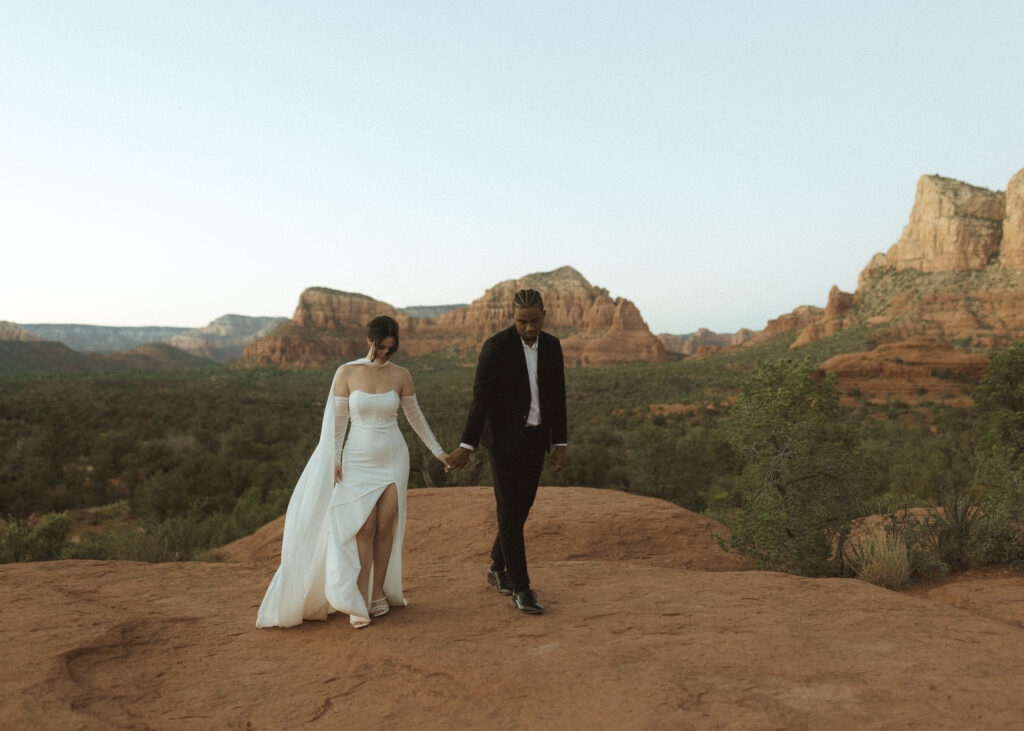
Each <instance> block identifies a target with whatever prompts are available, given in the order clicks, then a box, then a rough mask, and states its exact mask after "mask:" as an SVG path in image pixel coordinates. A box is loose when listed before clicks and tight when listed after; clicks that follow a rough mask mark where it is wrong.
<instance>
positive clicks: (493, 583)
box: [487, 574, 512, 596]
mask: <svg viewBox="0 0 1024 731" xmlns="http://www.w3.org/2000/svg"><path fill="white" fill-rule="evenodd" d="M487 583H488V584H490V585H491V586H497V587H498V593H499V594H501V595H503V596H512V590H511V589H502V588H501V586H500V585H499V584H498V580H497V579H495V578H494V577H493V576H491V575H490V574H487Z"/></svg>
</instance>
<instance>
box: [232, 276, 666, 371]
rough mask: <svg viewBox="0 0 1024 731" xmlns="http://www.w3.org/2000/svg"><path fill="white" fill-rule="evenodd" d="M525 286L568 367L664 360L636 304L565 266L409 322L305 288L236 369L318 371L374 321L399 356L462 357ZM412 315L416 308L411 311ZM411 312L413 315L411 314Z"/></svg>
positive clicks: (503, 320) (346, 296) (505, 321)
mask: <svg viewBox="0 0 1024 731" xmlns="http://www.w3.org/2000/svg"><path fill="white" fill-rule="evenodd" d="M526 287H532V288H534V289H537V290H539V291H540V292H541V293H542V294H543V296H544V306H545V309H546V310H547V313H548V315H547V319H546V321H545V329H547V330H549V331H551V332H553V333H555V334H556V335H558V336H559V337H560V338H561V339H562V349H563V351H564V353H565V359H566V364H567V365H569V366H599V365H608V364H612V363H621V362H627V361H648V362H660V361H665V360H668V357H669V356H668V353H667V352H666V350H665V346H664V345H662V343H661V342H660V341H659V340H658V339H657V338H656V337H654V335H653V334H652V333H651V331H650V329H649V328H648V327H647V324H646V323H645V322H644V320H643V318H642V317H641V316H640V312H639V310H637V308H636V305H634V304H633V303H632V302H630V301H629V300H627V299H623V298H621V297H620V298H616V299H612V298H611V297H610V296H609V294H608V290H606V289H603V288H601V287H596V286H593V285H591V284H590V283H589V282H588V281H587V280H586V279H585V278H584V277H583V275H581V274H580V273H579V272H578V271H576V270H575V269H573V268H572V267H568V266H565V267H561V268H559V269H555V270H554V271H550V272H539V273H536V274H529V275H527V276H525V277H521V278H519V279H510V280H506V281H504V282H500V283H498V284H496V285H494V286H493V287H491V288H490V289H488V290H487V291H486V292H484V294H483V295H482V296H481V297H480V298H479V299H476V300H474V301H473V302H472V303H470V304H469V305H468V306H451V307H447V308H445V311H444V312H442V313H441V314H438V315H437V316H436V317H431V316H410V315H409V314H408V313H406V312H403V311H402V310H399V309H398V308H396V307H394V306H393V305H391V304H388V303H387V302H382V301H379V300H375V299H373V298H372V297H368V296H367V295H364V294H359V293H354V292H339V291H337V290H332V289H326V288H323V287H312V288H310V289H307V290H305V291H304V292H303V293H302V294H301V296H300V297H299V303H298V306H297V307H296V309H295V314H293V315H292V319H291V320H290V321H289V322H286V323H283V324H282V325H279V326H278V327H277V328H276V329H275V330H274V331H273V332H271V333H270V334H269V335H268V336H266V337H264V338H261V339H259V340H257V341H256V342H254V343H253V344H252V345H250V346H248V347H247V348H246V349H245V354H244V356H243V358H242V360H241V361H240V362H239V365H243V366H249V367H273V368H310V367H325V366H328V365H332V364H336V363H338V362H341V361H343V360H346V359H350V358H354V357H358V356H361V355H363V354H364V353H365V351H366V337H365V334H364V329H363V328H364V326H365V323H366V322H368V321H369V320H370V319H372V318H373V317H375V316H376V315H390V316H391V317H394V318H395V319H396V320H397V321H398V323H399V326H400V327H401V329H402V339H401V346H400V347H401V350H402V351H404V352H405V354H406V355H409V356H419V355H427V354H429V353H437V352H442V351H443V352H448V353H451V354H456V355H459V356H460V357H464V358H468V357H472V355H473V354H474V353H475V352H476V349H477V348H479V346H480V343H481V342H482V341H483V340H484V339H485V338H486V337H488V336H489V335H491V334H493V333H495V332H497V331H498V330H501V329H503V328H506V327H509V326H510V324H511V322H512V297H513V295H514V294H515V292H516V291H517V290H519V289H523V288H526ZM413 309H420V308H413ZM417 314H419V313H417Z"/></svg>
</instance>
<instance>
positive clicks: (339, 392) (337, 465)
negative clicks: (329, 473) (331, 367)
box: [334, 367, 349, 482]
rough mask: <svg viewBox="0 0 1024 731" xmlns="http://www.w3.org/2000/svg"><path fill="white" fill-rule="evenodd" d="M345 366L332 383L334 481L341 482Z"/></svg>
mask: <svg viewBox="0 0 1024 731" xmlns="http://www.w3.org/2000/svg"><path fill="white" fill-rule="evenodd" d="M345 370H346V369H345V368H344V367H342V369H341V373H339V374H338V380H337V383H335V385H334V481H335V482H341V452H342V448H343V447H344V445H345V432H347V431H348V416H349V413H348V393H349V392H348V379H347V378H346V375H347V374H346V372H345Z"/></svg>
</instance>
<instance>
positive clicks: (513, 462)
mask: <svg viewBox="0 0 1024 731" xmlns="http://www.w3.org/2000/svg"><path fill="white" fill-rule="evenodd" d="M545 432H546V430H545V429H541V428H538V427H526V428H525V429H523V436H522V437H521V438H520V439H519V444H518V445H516V448H515V449H514V450H513V451H512V452H510V453H508V454H496V453H494V452H493V451H492V452H491V468H492V471H493V473H494V500H495V502H496V503H497V506H498V535H497V536H496V537H495V539H494V546H493V548H491V565H492V568H495V569H502V568H504V569H506V570H507V571H508V576H509V579H510V580H511V581H512V590H513V591H516V592H520V591H526V590H527V589H529V588H530V574H529V573H528V572H527V570H526V542H525V541H524V539H523V526H524V525H525V524H526V518H527V516H528V515H529V514H530V508H531V507H532V506H533V500H534V498H536V497H537V483H538V482H539V481H540V472H541V470H542V469H543V468H544V453H545V452H546V451H547V446H548V445H547V437H546V434H545Z"/></svg>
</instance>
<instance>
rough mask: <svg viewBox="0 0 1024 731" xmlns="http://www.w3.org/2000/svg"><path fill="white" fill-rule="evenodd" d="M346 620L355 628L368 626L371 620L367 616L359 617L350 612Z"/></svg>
mask: <svg viewBox="0 0 1024 731" xmlns="http://www.w3.org/2000/svg"><path fill="white" fill-rule="evenodd" d="M348 622H349V624H351V625H352V626H353V627H355V628H356V629H362V628H363V627H369V626H370V622H371V620H370V618H369V617H360V616H358V615H356V614H350V615H348Z"/></svg>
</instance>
